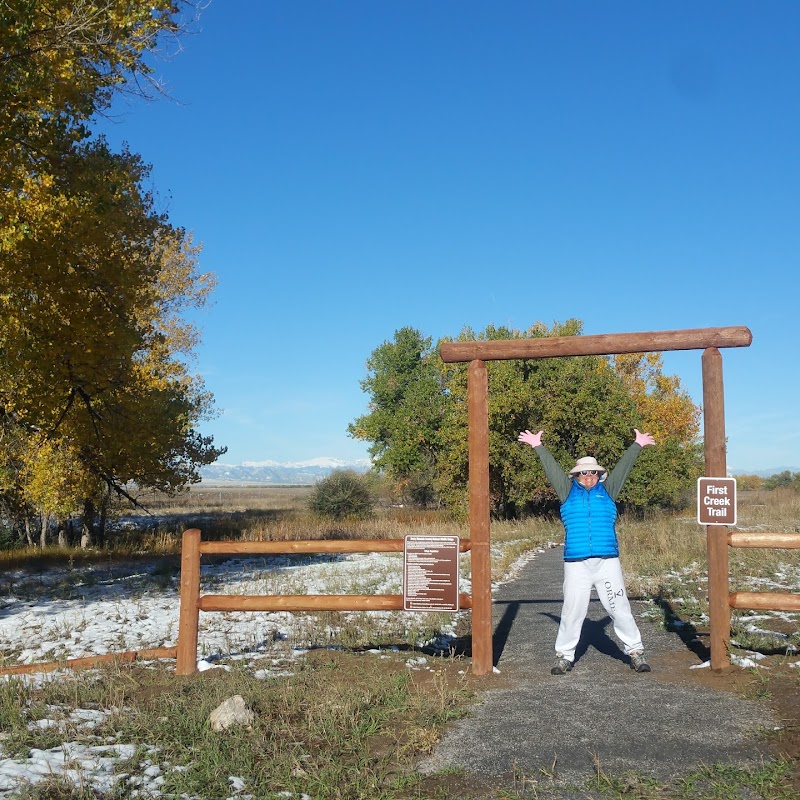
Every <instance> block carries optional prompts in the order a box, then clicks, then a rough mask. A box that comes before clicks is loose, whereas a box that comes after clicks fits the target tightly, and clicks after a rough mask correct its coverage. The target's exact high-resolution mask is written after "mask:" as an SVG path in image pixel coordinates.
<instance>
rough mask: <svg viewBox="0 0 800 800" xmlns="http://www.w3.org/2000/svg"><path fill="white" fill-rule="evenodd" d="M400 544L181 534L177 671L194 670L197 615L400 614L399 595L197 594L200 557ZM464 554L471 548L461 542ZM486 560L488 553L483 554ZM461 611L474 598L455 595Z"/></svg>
mask: <svg viewBox="0 0 800 800" xmlns="http://www.w3.org/2000/svg"><path fill="white" fill-rule="evenodd" d="M404 545H405V540H404V539H347V540H343V539H342V540H333V539H325V540H302V541H292V542H203V541H202V540H201V534H200V531H199V530H197V529H196V528H192V529H190V530H188V531H185V532H184V534H183V542H182V550H181V605H180V618H179V621H178V647H177V656H176V662H177V663H176V665H175V671H176V673H177V674H178V675H190V674H192V673H193V672H195V671H196V670H197V629H198V624H199V621H200V612H201V611H401V610H402V609H403V595H402V594H378V595H362V594H345V595H328V594H322V595H320V594H317V595H299V594H298V595H221V594H204V595H201V594H200V557H201V556H203V555H212V554H213V555H259V554H261V555H263V554H273V555H277V554H285V553H295V554H297V553H401V552H403V548H404ZM459 550H460V552H462V553H466V552H470V555H471V558H472V559H473V566H472V570H473V574H474V570H475V563H474V558H475V554H474V553H472V552H471V551H472V543H471V542H470V540H468V539H462V540H461V541H460V543H459ZM487 555H488V549H487ZM459 606H460V607H461V608H472V597H471V596H470V595H468V594H460V595H459Z"/></svg>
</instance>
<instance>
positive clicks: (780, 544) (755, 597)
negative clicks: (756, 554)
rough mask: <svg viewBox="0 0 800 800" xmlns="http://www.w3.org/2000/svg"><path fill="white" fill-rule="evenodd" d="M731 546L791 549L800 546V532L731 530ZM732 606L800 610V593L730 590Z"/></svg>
mask: <svg viewBox="0 0 800 800" xmlns="http://www.w3.org/2000/svg"><path fill="white" fill-rule="evenodd" d="M728 544H729V545H730V546H731V547H762V548H769V549H773V550H789V549H794V548H796V547H800V533H767V532H765V531H729V532H728ZM728 605H729V606H730V607H731V608H739V609H746V610H748V611H800V594H791V593H789V592H729V593H728Z"/></svg>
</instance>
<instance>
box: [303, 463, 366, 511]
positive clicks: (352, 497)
mask: <svg viewBox="0 0 800 800" xmlns="http://www.w3.org/2000/svg"><path fill="white" fill-rule="evenodd" d="M374 502H375V501H374V499H373V496H372V492H371V491H370V487H369V482H368V480H367V478H366V476H364V475H361V474H359V473H358V472H354V471H353V470H350V469H337V470H334V471H333V472H331V474H330V475H328V476H327V477H326V478H323V479H322V480H321V481H319V483H317V485H316V486H315V487H314V491H313V492H312V494H311V499H310V500H309V508H310V509H311V510H312V511H313V512H314V513H315V514H319V515H320V516H323V517H333V518H334V519H342V518H343V517H368V516H369V515H370V514H372V508H373V505H374Z"/></svg>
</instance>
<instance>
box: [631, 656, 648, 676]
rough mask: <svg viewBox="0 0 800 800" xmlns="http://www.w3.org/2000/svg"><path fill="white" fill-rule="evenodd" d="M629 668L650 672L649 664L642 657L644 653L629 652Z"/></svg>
mask: <svg viewBox="0 0 800 800" xmlns="http://www.w3.org/2000/svg"><path fill="white" fill-rule="evenodd" d="M631 669H633V670H636V672H650V665H649V664H648V663H647V661H646V660H645V657H644V653H642V652H639V653H631Z"/></svg>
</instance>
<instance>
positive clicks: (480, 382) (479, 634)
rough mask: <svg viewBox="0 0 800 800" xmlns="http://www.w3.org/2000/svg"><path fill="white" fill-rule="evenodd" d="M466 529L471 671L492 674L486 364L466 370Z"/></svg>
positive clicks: (479, 362) (476, 361)
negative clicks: (469, 569) (469, 553)
mask: <svg viewBox="0 0 800 800" xmlns="http://www.w3.org/2000/svg"><path fill="white" fill-rule="evenodd" d="M467 374H468V381H469V382H468V388H467V404H468V420H469V530H470V540H471V542H472V672H473V674H475V675H488V674H490V673H491V672H492V667H493V661H492V565H491V558H490V552H489V379H488V372H487V369H486V364H484V362H483V361H479V360H475V361H472V362H471V363H470V365H469V371H468V373H467Z"/></svg>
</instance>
